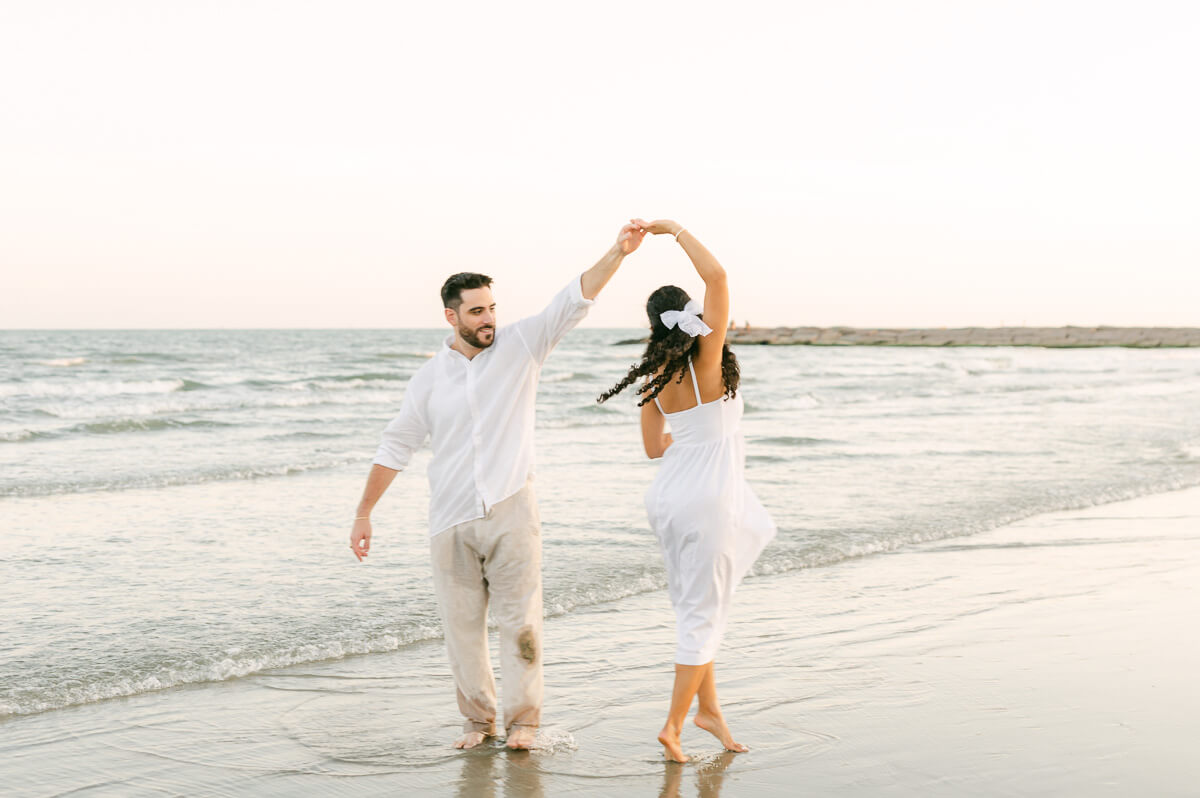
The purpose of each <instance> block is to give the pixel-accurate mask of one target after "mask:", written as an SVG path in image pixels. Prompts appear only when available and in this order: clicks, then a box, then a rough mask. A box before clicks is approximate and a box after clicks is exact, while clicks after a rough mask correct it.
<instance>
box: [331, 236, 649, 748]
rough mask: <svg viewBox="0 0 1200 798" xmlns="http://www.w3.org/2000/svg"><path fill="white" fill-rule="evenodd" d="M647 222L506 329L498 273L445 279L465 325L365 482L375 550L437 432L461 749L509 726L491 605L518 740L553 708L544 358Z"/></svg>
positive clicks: (432, 515)
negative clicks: (539, 486) (397, 485)
mask: <svg viewBox="0 0 1200 798" xmlns="http://www.w3.org/2000/svg"><path fill="white" fill-rule="evenodd" d="M645 235H646V232H645V230H643V229H641V228H640V227H638V226H637V225H635V224H632V223H631V224H627V225H625V226H624V227H622V228H621V231H620V233H619V234H618V236H617V240H616V242H615V243H614V244H613V245H612V247H611V248H610V249H609V250H608V252H607V253H605V255H604V257H602V258H601V259H600V260H599V261H598V262H597V263H596V265H595V266H593V267H592V268H590V269H588V270H587V271H585V272H584V273H583V274H582V275H580V276H578V277H573V278H571V281H570V282H569V283H568V284H567V285H566V287H565V288H563V289H562V290H561V291H560V292H559V293H558V295H557V296H555V297H554V299H552V300H551V301H550V304H549V305H548V306H547V307H546V309H545V310H543V311H542V312H541V313H538V314H537V315H535V316H530V317H529V318H526V319H521V320H520V321H518V322H515V323H514V324H512V325H510V326H506V327H503V328H501V329H499V330H497V328H496V303H495V300H494V299H493V298H492V289H491V285H492V279H491V278H490V277H488V276H486V275H483V274H475V273H471V272H463V273H461V274H455V275H452V276H451V277H450V278H449V279H448V280H446V282H445V284H444V285H443V286H442V304H443V306H444V307H445V316H446V323H447V324H449V325H450V326H451V328H452V329H453V330H454V332H453V334H452V335H449V336H447V337H446V340H445V342H444V343H443V345H442V347H441V349H440V350H439V351H438V353H437V354H436V355H434V356H433V358H432V359H430V360H429V361H428V362H426V363H425V364H424V365H423V366H421V368H420V369H418V371H417V373H416V374H414V375H413V377H412V379H411V380H409V383H408V388H407V390H406V391H405V393H404V401H403V403H402V404H401V406H400V414H399V415H398V416H396V418H395V419H394V420H393V421H392V422H391V423H390V424H388V425H387V429H385V430H384V432H383V441H382V442H381V443H380V445H379V451H378V453H377V454H376V455H375V462H374V464H373V465H372V466H371V473H370V475H369V476H368V477H367V485H366V488H365V489H364V491H363V495H362V500H361V501H360V502H359V504H358V511H357V512H356V513H355V514H354V515H355V518H354V526H353V528H352V529H351V532H350V548H351V549H352V550H353V551H354V554H355V556H356V557H358V560H359V562H362V561H363V559H365V558H366V557H367V555H368V553H369V552H370V549H371V510H372V509H373V508H374V507H375V504H376V502H378V501H379V499H380V497H381V496H383V493H384V491H386V490H387V488H388V485H390V484H391V483H392V480H393V479H394V478H395V476H396V474H397V472H399V471H401V470H403V469H404V468H405V466H407V465H408V463H409V460H410V459H411V457H412V454H413V451H414V450H416V449H418V448H420V447H421V446H422V445H423V444H424V443H425V440H426V439H427V438H431V439H432V442H433V451H434V456H433V460H432V461H430V463H429V493H430V503H429V534H430V541H429V542H430V551H431V554H432V558H433V586H434V591H435V593H436V594H437V600H438V609H439V612H440V614H441V618H442V625H443V627H444V629H445V636H446V650H447V652H448V653H449V655H450V670H451V672H452V673H453V674H454V684H455V687H456V688H457V691H458V708H459V710H460V711H461V712H462V714H463V717H464V718H465V722H464V724H463V735H462V736H461V737H459V738H458V740H456V741H455V743H454V747H455V748H474V747H475V746H477V745H479V744H480V743H482V742H483V741H484V740H485V739H487V738H488V737H489V736H491V735H494V734H495V733H496V680H495V677H494V675H493V673H492V663H491V660H490V659H489V657H488V632H487V615H488V604H489V602H490V603H491V607H492V613H493V615H494V617H495V619H496V622H497V624H498V626H499V627H500V668H501V673H502V675H503V679H504V728H505V731H506V733H507V738H508V747H509V748H532V747H534V745H535V741H536V738H537V728H538V725H539V724H540V723H541V715H542V690H543V687H542V685H543V681H542V615H543V613H542V548H541V531H540V530H541V523H540V521H539V518H538V511H537V500H536V498H535V497H534V493H533V487H532V478H533V427H534V403H535V399H536V396H537V387H538V376H539V374H540V373H541V367H542V363H543V362H544V361H545V360H546V358H547V357H548V356H549V354H550V352H551V351H552V350H553V349H554V347H555V345H556V344H557V343H558V342H559V340H561V339H562V337H563V336H564V335H566V334H567V332H568V331H569V330H570V329H571V328H573V327H574V326H575V325H576V324H578V323H579V321H580V319H582V318H583V317H584V316H585V315H587V311H588V308H589V306H591V304H592V301H593V300H594V299H595V298H596V295H597V294H599V293H600V290H601V289H602V288H603V287H604V286H605V284H606V283H608V281H609V279H610V278H611V277H612V276H613V274H614V273H616V271H617V268H618V267H619V266H620V265H621V262H622V261H623V260H624V258H625V256H626V255H628V254H630V253H631V252H633V251H634V250H636V249H637V248H638V246H639V245H640V244H641V243H642V239H643V238H644V237H645Z"/></svg>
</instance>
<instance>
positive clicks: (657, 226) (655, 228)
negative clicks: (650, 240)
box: [633, 219, 683, 236]
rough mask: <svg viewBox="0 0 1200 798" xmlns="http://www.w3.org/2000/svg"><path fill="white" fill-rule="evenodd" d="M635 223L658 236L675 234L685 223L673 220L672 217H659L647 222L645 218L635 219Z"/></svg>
mask: <svg viewBox="0 0 1200 798" xmlns="http://www.w3.org/2000/svg"><path fill="white" fill-rule="evenodd" d="M633 223H634V224H636V225H637V226H638V227H640V228H641V229H642V230H643V231H644V232H647V233H653V234H654V235H656V236H659V235H663V234H664V233H665V234H666V235H672V236H673V235H675V234H676V233H678V232H679V231H680V230H682V229H683V225H681V224H680V223H679V222H673V221H671V220H670V219H658V220H656V221H653V222H647V221H646V220H645V219H634V220H633Z"/></svg>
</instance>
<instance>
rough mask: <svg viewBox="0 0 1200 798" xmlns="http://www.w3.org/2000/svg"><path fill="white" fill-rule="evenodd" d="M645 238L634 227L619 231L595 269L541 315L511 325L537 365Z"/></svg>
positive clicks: (577, 280)
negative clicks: (626, 257)
mask: <svg viewBox="0 0 1200 798" xmlns="http://www.w3.org/2000/svg"><path fill="white" fill-rule="evenodd" d="M645 235H646V231H645V230H642V229H641V228H640V227H638V226H637V225H636V224H633V223H630V224H627V225H625V226H624V227H622V228H621V232H620V234H619V235H618V236H617V240H616V242H615V243H614V244H613V245H612V247H610V248H609V250H608V252H606V253H604V257H602V258H600V260H598V261H597V262H596V265H595V266H593V267H592V268H590V269H588V270H587V271H586V272H584V273H583V274H581V275H580V276H579V277H577V278H575V279H573V280H571V282H570V283H568V284H567V287H566V288H564V289H563V290H561V291H559V292H558V294H557V295H556V296H555V297H554V299H552V300H550V304H549V305H547V306H546V309H545V310H543V311H542V312H541V313H537V314H535V315H533V316H529V317H527V318H524V319H521V320H520V321H518V322H517V323H516V324H515V325H513V326H514V327H515V329H516V330H517V332H518V333H519V334H520V336H521V339H522V340H524V341H525V346H526V348H528V349H529V354H531V355H532V356H533V358H534V359H535V360H536V361H537V362H539V363H541V362H542V361H544V360H545V359H546V357H547V356H548V355H549V354H550V352H551V351H553V349H554V347H555V346H557V345H558V342H559V341H560V340H562V337H563V336H564V335H566V334H567V333H568V332H570V331H571V329H572V328H573V327H574V326H575V325H576V324H578V323H579V322H580V320H582V319H583V317H584V316H586V315H587V311H588V308H589V307H591V305H592V302H593V301H594V300H595V298H596V295H597V294H599V293H600V289H602V288H604V286H605V284H606V283H607V282H608V281H609V280H610V279H611V278H612V276H613V274H614V273H616V271H617V268H618V267H619V266H620V265H621V261H623V260H624V259H625V256H626V255H628V254H629V253H631V252H633V251H634V250H635V249H637V248H638V245H639V244H641V243H642V239H643V238H644V237H645Z"/></svg>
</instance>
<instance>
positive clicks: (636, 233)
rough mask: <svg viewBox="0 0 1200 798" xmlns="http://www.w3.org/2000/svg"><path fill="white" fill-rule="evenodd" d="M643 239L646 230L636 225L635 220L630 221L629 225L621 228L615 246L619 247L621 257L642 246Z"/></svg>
mask: <svg viewBox="0 0 1200 798" xmlns="http://www.w3.org/2000/svg"><path fill="white" fill-rule="evenodd" d="M645 237H646V230H645V229H644V228H642V227H641V226H640V225H638V224H637V220H636V219H630V220H629V224H627V225H625V226H624V227H622V228H621V232H620V233H619V234H618V235H617V246H618V247H620V249H621V254H622V255H628V254H630V253H631V252H633V251H634V250H635V249H637V248H638V247H640V246H641V245H642V239H643V238H645Z"/></svg>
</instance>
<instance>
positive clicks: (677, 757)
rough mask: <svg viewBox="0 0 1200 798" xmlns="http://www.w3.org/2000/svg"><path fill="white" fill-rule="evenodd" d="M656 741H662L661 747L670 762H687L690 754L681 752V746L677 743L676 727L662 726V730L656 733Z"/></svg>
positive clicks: (677, 732) (677, 731) (677, 733)
mask: <svg viewBox="0 0 1200 798" xmlns="http://www.w3.org/2000/svg"><path fill="white" fill-rule="evenodd" d="M658 741H659V742H660V743H662V747H663V748H664V749H665V750H664V751H663V753H664V754H665V755H666V757H667V759H669V760H671V761H672V762H687V761H688V760H690V759H691V757H690V756H688V755H687V754H685V753H684V752H683V748H681V747H680V745H679V730H678V729H673V728H671V727H670V726H663V730H662V731H660V732H659V733H658Z"/></svg>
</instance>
